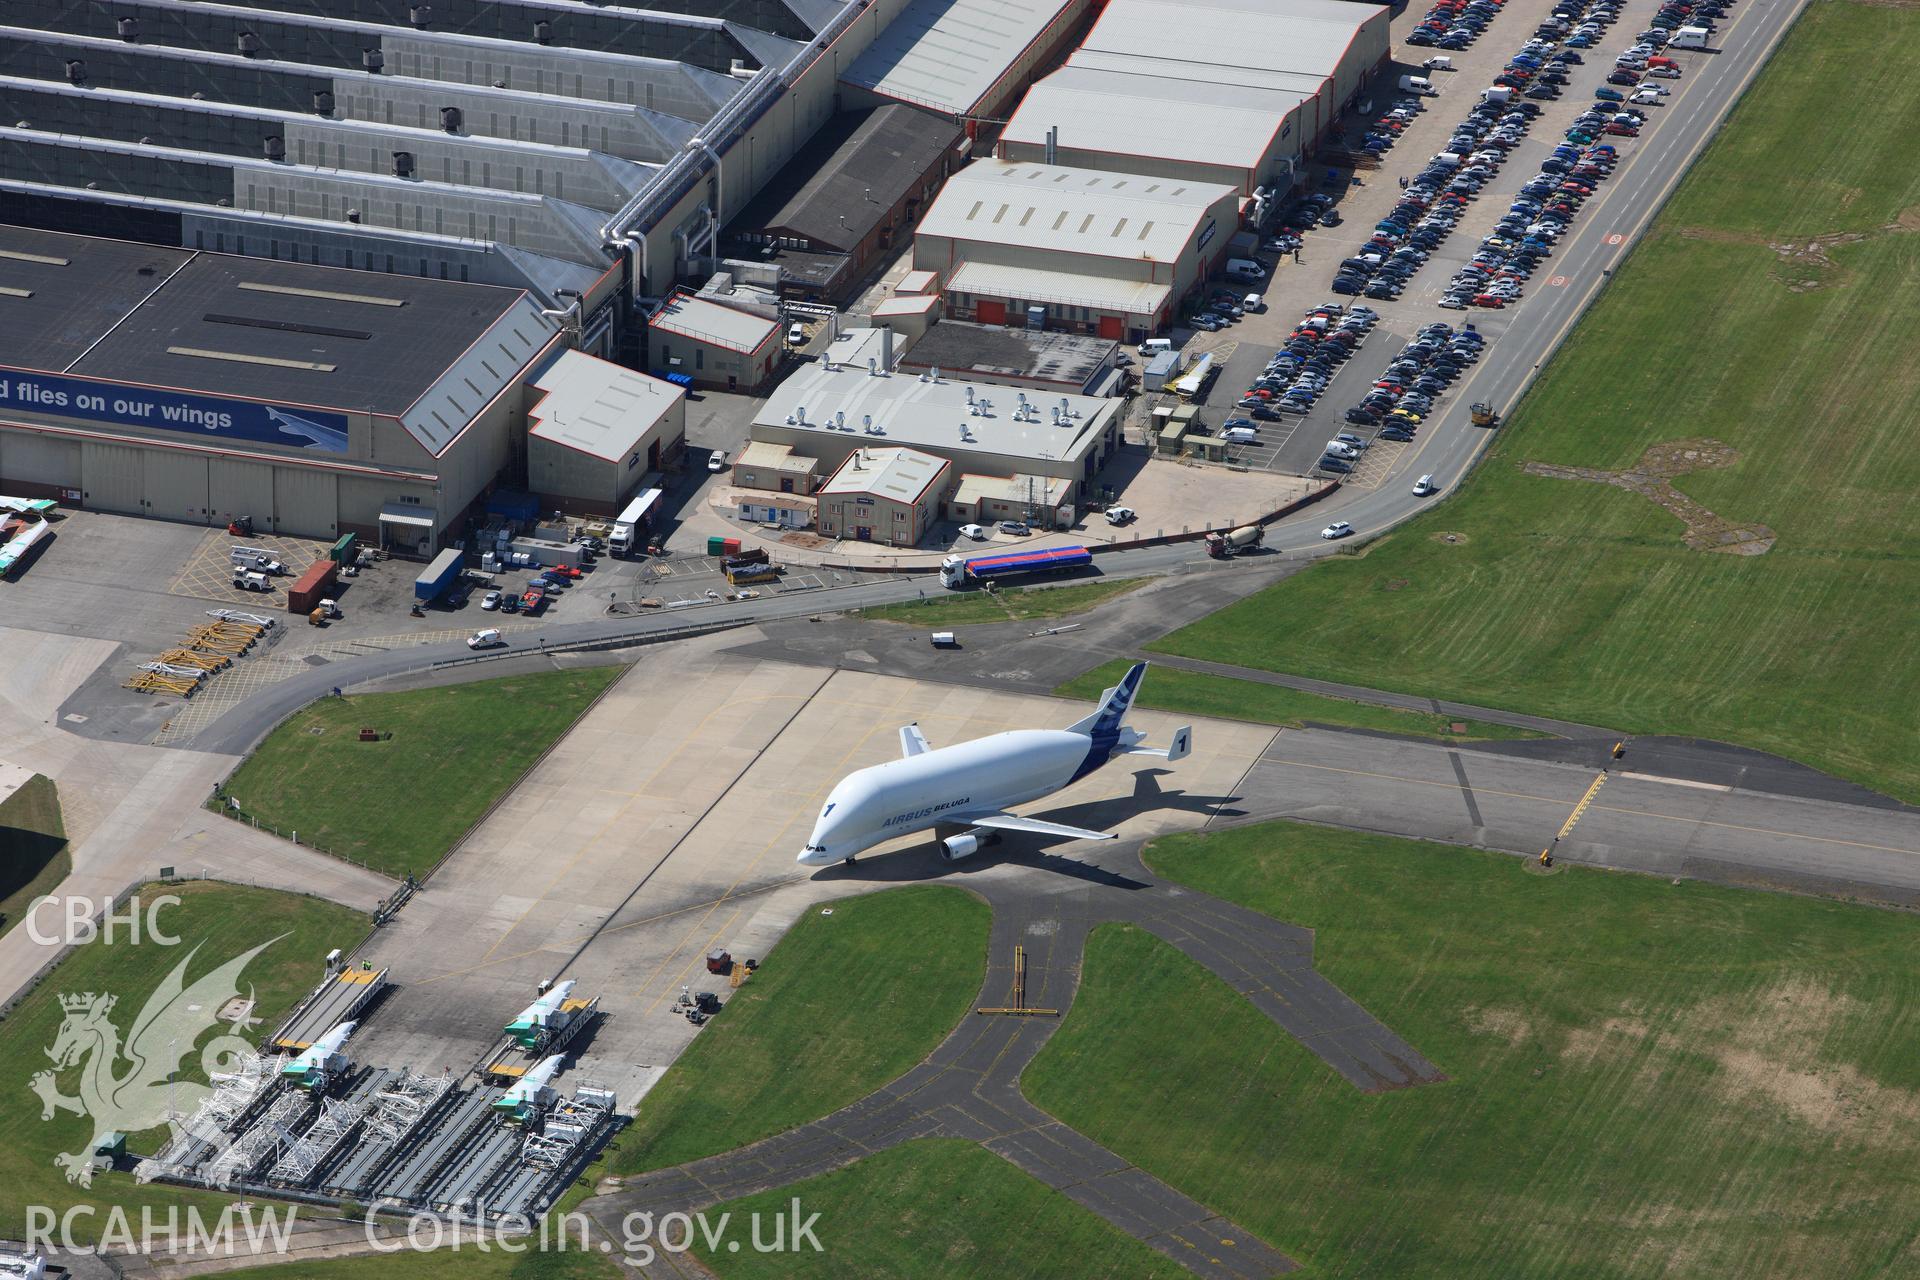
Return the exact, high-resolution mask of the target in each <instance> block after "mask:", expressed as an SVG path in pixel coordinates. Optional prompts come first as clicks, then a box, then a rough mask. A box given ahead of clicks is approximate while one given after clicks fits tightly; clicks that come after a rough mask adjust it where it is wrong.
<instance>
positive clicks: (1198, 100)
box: [1000, 0, 1391, 196]
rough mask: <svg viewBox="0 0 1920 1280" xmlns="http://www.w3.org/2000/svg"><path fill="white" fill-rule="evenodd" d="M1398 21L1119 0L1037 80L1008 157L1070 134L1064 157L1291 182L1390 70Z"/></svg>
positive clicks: (1266, 3)
mask: <svg viewBox="0 0 1920 1280" xmlns="http://www.w3.org/2000/svg"><path fill="white" fill-rule="evenodd" d="M1389 17H1390V11H1389V10H1388V9H1387V8H1385V7H1384V6H1381V5H1374V4H1360V3H1354V0H1112V2H1111V3H1110V4H1108V5H1107V7H1106V9H1105V10H1104V11H1103V12H1102V13H1101V16H1100V19H1099V21H1097V22H1096V23H1095V24H1094V27H1093V30H1092V31H1091V32H1089V33H1088V35H1087V38H1086V40H1085V41H1084V42H1083V43H1082V45H1081V47H1080V48H1079V49H1078V50H1076V51H1075V52H1074V53H1073V54H1072V56H1071V57H1069V58H1068V59H1067V62H1066V65H1065V66H1063V67H1061V68H1060V69H1059V70H1058V71H1055V72H1054V73H1053V74H1052V75H1050V76H1047V77H1046V78H1045V79H1043V80H1040V81H1039V82H1037V83H1036V84H1035V85H1034V86H1033V88H1031V89H1030V90H1028V92H1027V96H1026V97H1025V98H1024V99H1022V100H1021V103H1020V108H1019V110H1018V111H1016V112H1015V113H1014V115H1013V118H1012V120H1010V121H1009V122H1008V124H1007V127H1006V129H1005V131H1004V132H1003V133H1002V134H1001V141H1000V154H1001V155H1002V156H1004V157H1006V158H1008V159H1011V160H1026V161H1035V160H1042V159H1045V158H1046V156H1047V141H1048V133H1049V131H1052V130H1057V133H1056V134H1055V137H1054V142H1055V150H1054V153H1053V158H1054V160H1055V161H1056V162H1057V163H1060V164H1067V165H1077V166H1079V167H1082V168H1087V169H1111V170H1119V171H1124V172H1128V173H1142V174H1158V175H1160V176H1162V177H1171V178H1187V179H1191V180H1194V181H1197V182H1224V183H1227V184H1230V185H1232V186H1235V187H1237V188H1239V190H1240V192H1241V194H1242V195H1249V196H1250V195H1253V194H1254V193H1255V192H1256V191H1258V190H1260V189H1262V188H1266V189H1268V190H1276V189H1284V188H1285V186H1286V185H1287V184H1288V182H1289V180H1290V179H1291V177H1292V175H1293V174H1294V173H1295V172H1296V171H1297V170H1298V168H1299V167H1300V165H1301V164H1302V162H1303V160H1304V157H1305V156H1306V155H1307V153H1308V152H1310V151H1311V150H1312V149H1313V148H1314V147H1315V145H1317V144H1318V143H1319V142H1320V141H1321V140H1322V139H1323V137H1324V136H1325V135H1326V133H1327V132H1328V130H1330V129H1332V128H1333V127H1334V124H1335V122H1336V121H1337V119H1338V118H1339V114H1340V112H1341V111H1342V110H1343V109H1344V108H1345V107H1346V105H1347V104H1348V103H1350V102H1352V101H1353V100H1354V99H1355V98H1357V97H1358V96H1360V94H1361V93H1362V92H1363V91H1364V90H1365V89H1366V88H1367V87H1368V86H1369V85H1370V84H1371V83H1372V82H1373V80H1374V78H1375V76H1376V75H1378V74H1380V73H1381V71H1382V70H1383V69H1384V68H1385V67H1386V65H1387V59H1388V53H1389V48H1390V43H1391V37H1390V33H1389V31H1388V27H1387V24H1388V19H1389ZM1170 32H1174V33H1178V38H1177V39H1171V40H1170V39H1169V33H1170ZM1215 50H1219V51H1222V52H1218V53H1216V52H1213V51H1215ZM1229 51H1230V52H1229Z"/></svg>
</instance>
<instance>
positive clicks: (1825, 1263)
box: [1023, 823, 1920, 1280]
mask: <svg viewBox="0 0 1920 1280" xmlns="http://www.w3.org/2000/svg"><path fill="white" fill-rule="evenodd" d="M1148 860H1149V862H1150V863H1151V864H1152V865H1153V866H1154V868H1155V869H1156V870H1158V871H1160V872H1161V873H1163V874H1165V875H1167V876H1169V877H1171V878H1173V879H1176V880H1179V881H1181V882H1184V883H1186V884H1190V885H1193V886H1195V887H1198V888H1201V889H1204V890H1207V891H1209V892H1213V893H1216V894H1219V895H1221V896H1223V897H1226V898H1229V899H1232V900H1234V901H1236V902H1242V903H1245V904H1247V905H1249V906H1251V907H1254V908H1256V909H1259V910H1261V911H1264V912H1266V913H1268V914H1271V915H1273V916H1276V917H1278V918H1280V919H1284V920H1288V921H1291V922H1295V923H1298V924H1302V925H1307V926H1311V927H1312V928H1314V929H1315V930H1316V931H1317V932H1316V941H1315V946H1316V959H1317V964H1318V966H1319V968H1320V970H1321V971H1322V972H1323V973H1325V974H1326V975H1327V976H1328V977H1330V978H1331V979H1332V980H1333V981H1335V982H1337V983H1338V984H1339V985H1340V986H1341V988H1342V989H1343V990H1345V991H1346V992H1347V993H1348V994H1349V995H1351V996H1353V997H1354V998H1355V999H1356V1000H1358V1001H1359V1002H1360V1003H1361V1004H1363V1005H1365V1006H1366V1007H1367V1008H1368V1009H1369V1010H1370V1011H1372V1012H1373V1013H1374V1014H1375V1015H1377V1016H1378V1017H1380V1018H1381V1019H1382V1020H1383V1021H1385V1022H1386V1023H1387V1024H1388V1025H1389V1026H1391V1027H1392V1028H1393V1029H1394V1030H1395V1031H1397V1032H1399V1033H1400V1034H1401V1035H1403V1036H1405V1037H1406V1038H1407V1039H1408V1040H1409V1042H1410V1043H1412V1044H1413V1045H1414V1046H1416V1047H1417V1048H1418V1049H1419V1050H1420V1051H1421V1052H1422V1053H1423V1054H1425V1055H1426V1056H1427V1057H1429V1058H1430V1059H1431V1060H1432V1061H1433V1062H1435V1063H1436V1064H1437V1065H1438V1066H1439V1067H1440V1069H1441V1070H1442V1071H1444V1072H1446V1073H1447V1075H1448V1076H1449V1077H1450V1079H1449V1081H1448V1082H1446V1083H1443V1084H1436V1085H1429V1086H1425V1087H1421V1088H1416V1089H1409V1090H1403V1091H1398V1092H1391V1093H1384V1094H1375V1095H1367V1094H1362V1093H1360V1092H1358V1091H1357V1090H1355V1089H1354V1088H1353V1087H1352V1086H1351V1085H1349V1084H1347V1083H1346V1081H1345V1080H1344V1079H1342V1078H1341V1077H1339V1076H1338V1075H1336V1074H1335V1073H1334V1072H1333V1071H1332V1070H1331V1069H1330V1068H1328V1067H1327V1066H1325V1065H1324V1064H1323V1063H1322V1062H1320V1060H1319V1059H1317V1058H1315V1057H1313V1056H1312V1055H1311V1054H1309V1053H1308V1052H1307V1051H1306V1050H1305V1049H1304V1048H1302V1047H1301V1046H1300V1045H1299V1044H1298V1043H1297V1042H1296V1041H1294V1040H1293V1039H1291V1038H1290V1037H1288V1036H1287V1035H1285V1034H1284V1033H1282V1032H1280V1031H1279V1030H1278V1029H1276V1028H1275V1027H1274V1026H1273V1025H1272V1024H1271V1023H1270V1022H1268V1021H1267V1020H1266V1019H1265V1018H1264V1017H1263V1016H1262V1015H1260V1014H1259V1013H1257V1012H1256V1011H1255V1010H1254V1009H1253V1008H1252V1007H1251V1006H1250V1005H1248V1004H1247V1003H1246V1002H1245V1001H1244V1000H1242V999H1241V998H1240V997H1239V996H1238V995H1236V994H1235V993H1234V992H1233V991H1232V990H1230V989H1229V988H1228V987H1227V986H1226V985H1225V984H1224V983H1222V982H1221V981H1220V980H1219V979H1217V978H1215V977H1213V976H1212V975H1211V974H1209V973H1208V972H1207V971H1205V970H1203V969H1201V968H1200V967H1199V966H1198V965H1196V964H1195V963H1193V962H1192V961H1191V960H1189V959H1187V958H1186V957H1185V956H1184V955H1182V954H1180V953H1179V952H1177V951H1175V950H1174V949H1173V948H1172V947H1171V946H1169V945H1167V944H1166V943H1163V942H1161V941H1159V940H1158V939H1156V938H1154V937H1153V936H1151V935H1150V934H1147V933H1144V932H1141V931H1137V930H1134V929H1132V928H1131V927H1129V926H1115V925H1109V926H1104V927H1102V928H1100V929H1098V930H1096V931H1095V933H1094V935H1093V937H1092V940H1091V942H1090V945H1089V948H1088V953H1087V961H1086V966H1085V978H1084V980H1083V984H1082V987H1081V991H1080V994H1079V997H1078V999H1077V1000H1076V1001H1075V1003H1074V1006H1073V1009H1072V1010H1071V1012H1070V1013H1069V1014H1068V1015H1067V1019H1066V1023H1065V1025H1064V1026H1063V1027H1062V1028H1061V1030H1060V1032H1059V1033H1058V1034H1057V1035H1056V1036H1055V1038H1054V1039H1053V1041H1052V1042H1051V1043H1050V1044H1049V1045H1048V1046H1047V1048H1046V1049H1045V1050H1044V1051H1043V1052H1042V1054H1041V1056H1040V1057H1039V1059H1038V1060H1036V1062H1035V1063H1034V1064H1033V1066H1032V1067H1031V1068H1029V1069H1028V1071H1027V1073H1026V1076H1025V1079H1024V1081H1023V1084H1024V1087H1025V1089H1026V1091H1027V1093H1028V1095H1029V1096H1030V1097H1031V1098H1032V1099H1033V1100H1034V1101H1035V1102H1036V1103H1038V1104H1039V1105H1041V1106H1043V1107H1045V1108H1047V1109H1048V1110H1049V1111H1051V1112H1053V1113H1054V1114H1055V1115H1057V1116H1059V1117H1060V1118H1061V1119H1062V1120H1064V1121H1066V1122H1067V1123H1069V1124H1071V1125H1074V1126H1075V1127H1076V1128H1079V1129H1081V1130H1082V1131H1084V1132H1086V1133H1087V1134H1089V1135H1090V1136H1092V1137H1094V1138H1096V1139H1098V1140H1099V1141H1101V1142H1104V1143H1106V1144H1107V1145H1109V1146H1110V1147H1112V1148H1113V1149H1114V1150H1115V1151H1117V1152H1119V1154H1121V1155H1122V1156H1125V1157H1127V1158H1129V1159H1131V1160H1133V1161H1135V1162H1136V1163H1138V1164H1140V1165H1141V1166H1142V1167H1143V1168H1146V1169H1148V1170H1149V1171H1151V1172H1153V1173H1156V1174H1158V1175H1159V1176H1161V1177H1162V1178H1165V1179H1166V1180H1167V1181H1168V1182H1170V1183H1172V1184H1173V1185H1174V1186H1175V1187H1177V1188H1179V1189H1180V1190H1182V1191H1184V1192H1186V1193H1187V1194H1189V1195H1191V1196H1194V1197H1195V1198H1197V1199H1199V1200H1201V1201H1202V1202H1204V1203H1206V1204H1208V1205H1210V1206H1212V1207H1214V1208H1216V1209H1218V1210H1220V1211H1221V1212H1222V1213H1224V1214H1226V1215H1227V1216H1228V1217H1230V1218H1232V1219H1233V1220H1234V1221H1235V1222H1238V1223H1239V1224H1240V1225H1242V1226H1243V1227H1246V1228H1247V1229H1249V1230H1251V1231H1254V1232H1255V1233H1257V1234H1258V1235H1260V1236H1261V1237H1262V1238H1263V1239H1265V1240H1267V1241H1268V1242H1269V1243H1271V1244H1272V1245H1274V1246H1275V1247H1276V1248H1279V1249H1281V1250H1283V1251H1285V1252H1287V1253H1289V1254H1291V1255H1292V1256H1294V1257H1295V1258H1298V1259H1300V1260H1301V1261H1303V1262H1304V1263H1306V1264H1307V1270H1306V1271H1305V1272H1304V1273H1303V1274H1305V1275H1309V1276H1313V1277H1330V1276H1356V1277H1357V1276H1366V1277H1408V1278H1410V1280H1414V1278H1418V1280H1427V1278H1430V1277H1434V1276H1472V1277H1475V1278H1476V1280H1509V1278H1510V1280H1544V1278H1547V1277H1569V1278H1572V1277H1578V1278H1579V1280H1607V1278H1611V1277H1628V1276H1688V1277H1692V1276H1794V1277H1797V1278H1798V1280H1813V1278H1817V1277H1852V1276H1870V1275H1872V1276H1892V1275H1914V1274H1920V1228H1917V1227H1916V1224H1917V1223H1920V1180H1916V1179H1915V1178H1914V1176H1913V1167H1914V1162H1915V1158H1916V1156H1917V1155H1920V1133H1917V1132H1916V1129H1915V1126H1914V1124H1913V1121H1914V1118H1915V1117H1916V1116H1920V1055H1915V1054H1914V1053H1913V1051H1912V1045H1913V1042H1914V1038H1915V1036H1916V1034H1920V1001H1917V1000H1916V995H1920V991H1917V990H1916V987H1917V986H1920V984H1917V983H1916V978H1915V971H1914V967H1913V964H1912V955H1913V953H1914V948H1915V947H1916V945H1920V920H1916V919H1915V918H1914V917H1913V916H1912V915H1910V914H1900V913H1895V912H1889V911H1880V910H1874V909H1869V908H1864V907H1855V906H1850V905H1846V904H1841V903H1836V902H1830V901H1823V900H1817V899H1811V898H1800V897H1789V896H1785V895H1775V894H1766V893H1759V892H1752V891H1745V890H1738V889H1728V888H1721V887H1716V886H1711V885H1705V884H1699V883H1694V882H1687V883H1680V884H1673V883H1669V882H1668V881H1666V880H1662V879H1655V878H1651V877H1640V876H1628V875H1621V874H1612V873H1607V872H1600V871H1593V870H1585V869H1578V868H1574V869H1565V870H1561V871H1558V872H1554V873H1550V874H1541V873H1538V872H1535V871H1533V870H1531V869H1530V867H1529V866H1528V864H1524V863H1522V862H1520V861H1519V860H1516V859H1513V858H1510V857H1506V856H1502V855H1498V854H1490V853H1481V852H1477V851H1472V850H1467V849H1461V848H1454V847H1451V846H1445V845H1437V844H1426V843H1420V842H1415V841H1408V840H1399V839H1393V838H1388V837H1382V836H1371V835H1361V834H1355V833H1343V832H1337V831H1331V830H1327V829H1323V828H1317V827H1308V826H1301V825H1295V824H1289V823H1274V824H1267V825H1262V826H1256V827H1248V828H1243V829H1240V830H1237V831H1233V832H1225V833H1218V834H1214V835H1210V836H1178V837H1173V838H1171V839H1167V840H1164V841H1162V842H1160V843H1158V844H1156V845H1155V846H1153V848H1152V849H1151V850H1150V851H1149V857H1148Z"/></svg>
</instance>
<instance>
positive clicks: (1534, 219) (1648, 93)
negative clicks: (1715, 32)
mask: <svg viewBox="0 0 1920 1280" xmlns="http://www.w3.org/2000/svg"><path fill="white" fill-rule="evenodd" d="M1701 3H1702V4H1705V5H1706V6H1707V7H1709V8H1711V9H1713V10H1714V14H1715V16H1717V15H1718V14H1720V13H1721V12H1722V11H1723V6H1722V4H1721V3H1720V0H1701ZM1613 4H1614V0H1596V2H1595V3H1594V4H1593V5H1592V7H1591V9H1590V10H1589V11H1588V14H1587V17H1588V22H1587V23H1586V24H1583V25H1582V26H1580V27H1577V28H1574V29H1573V30H1572V32H1571V33H1570V34H1568V33H1562V34H1568V38H1569V40H1571V38H1572V37H1574V36H1581V35H1590V34H1595V33H1597V32H1599V31H1601V30H1603V29H1604V27H1605V26H1607V25H1611V23H1612V22H1614V21H1615V20H1617V18H1618V12H1617V10H1615V9H1614V8H1613V7H1612V6H1613ZM1573 7H1574V6H1573V2H1572V0H1568V3H1567V4H1565V5H1563V6H1562V7H1561V8H1560V9H1556V10H1555V20H1556V22H1566V21H1571V20H1572V18H1573V16H1574V15H1573V14H1572V13H1571V12H1570V10H1572V8H1573ZM1696 7H1697V6H1695V5H1694V4H1693V3H1692V0H1670V3H1669V4H1668V6H1667V7H1666V8H1665V9H1663V10H1662V12H1663V14H1664V13H1666V12H1667V11H1668V10H1674V11H1675V13H1674V15H1673V20H1678V19H1679V18H1684V17H1686V16H1688V15H1689V14H1691V13H1692V12H1693V11H1694V10H1695V8H1696ZM1709 20H1710V19H1709ZM1665 42H1666V37H1665V33H1664V31H1662V30H1661V29H1658V28H1649V29H1648V30H1647V31H1643V32H1641V33H1640V36H1639V38H1638V42H1637V43H1636V44H1635V45H1634V46H1633V47H1632V48H1631V49H1629V50H1628V51H1627V52H1626V53H1624V54H1622V55H1621V56H1620V57H1619V58H1617V59H1615V64H1614V65H1615V70H1614V71H1612V72H1610V73H1609V74H1608V77H1607V79H1608V81H1609V82H1610V83H1611V84H1620V85H1632V86H1633V96H1632V98H1631V99H1626V98H1625V97H1624V95H1622V94H1621V93H1620V92H1619V91H1618V90H1615V89H1612V88H1608V87H1606V86H1602V87H1600V88H1598V89H1596V90H1594V98H1595V101H1594V104H1593V105H1592V106H1591V107H1589V108H1588V109H1587V110H1585V111H1583V112H1582V113H1581V114H1580V115H1579V116H1577V117H1575V118H1574V120H1573V123H1572V125H1571V126H1570V127H1569V128H1568V129H1567V133H1566V140H1565V141H1564V142H1562V143H1561V144H1560V145H1559V146H1557V147H1555V148H1554V151H1553V154H1552V155H1550V156H1549V157H1548V158H1547V160H1546V161H1545V162H1544V163H1543V164H1542V165H1541V166H1540V172H1539V173H1538V174H1536V175H1535V176H1534V177H1533V178H1532V179H1531V180H1529V181H1528V182H1527V183H1526V184H1525V185H1524V186H1522V187H1521V188H1520V191H1519V194H1518V195H1517V196H1516V198H1515V199H1514V201H1513V204H1512V205H1511V206H1510V207H1509V208H1508V210H1507V213H1506V215H1505V216H1504V217H1502V218H1501V220H1500V222H1499V223H1498V224H1497V225H1496V226H1495V227H1494V229H1493V231H1492V233H1491V234H1489V235H1488V236H1487V237H1486V238H1484V239H1483V240H1482V241H1481V242H1480V249H1479V251H1478V252H1477V253H1475V254H1474V257H1473V260H1472V261H1471V262H1469V263H1468V264H1467V265H1466V266H1465V267H1463V268H1461V269H1460V270H1459V271H1458V272H1456V273H1454V277H1453V279H1452V281H1451V282H1450V283H1449V285H1448V288H1447V292H1446V294H1445V296H1443V297H1442V298H1441V299H1440V305H1441V306H1443V307H1447V308H1450V309H1454V310H1464V309H1465V308H1467V307H1470V306H1478V307H1505V306H1506V305H1508V304H1509V303H1511V302H1515V301H1518V300H1519V298H1520V297H1521V294H1522V289H1523V287H1524V285H1525V282H1526V280H1527V278H1528V277H1529V276H1530V275H1532V273H1533V272H1534V270H1535V269H1536V268H1537V267H1538V266H1539V264H1540V262H1541V261H1542V260H1543V259H1545V258H1546V257H1547V256H1548V255H1550V254H1551V253H1552V252H1553V246H1554V244H1555V242H1556V241H1558V240H1559V239H1560V237H1561V236H1563V235H1564V234H1565V233H1566V231H1567V228H1568V227H1569V226H1570V225H1571V224H1572V222H1573V219H1574V217H1575V216H1576V215H1577V214H1578V212H1579V210H1580V206H1581V205H1582V204H1583V203H1584V202H1585V201H1586V199H1587V198H1588V197H1590V196H1591V195H1593V193H1594V188H1595V187H1596V186H1597V185H1598V184H1599V183H1600V182H1601V181H1603V180H1604V179H1606V178H1607V177H1608V176H1609V175H1610V174H1611V173H1612V172H1613V168H1614V165H1615V164H1616V163H1617V161H1618V159H1619V153H1618V151H1617V150H1616V149H1615V147H1614V144H1613V141H1612V140H1613V139H1620V138H1636V137H1638V136H1639V135H1640V130H1641V129H1642V128H1643V127H1644V126H1645V124H1646V122H1647V113H1646V112H1645V110H1643V108H1644V107H1647V106H1651V105H1654V104H1656V103H1658V102H1659V101H1660V100H1661V99H1662V98H1664V97H1666V96H1667V94H1668V93H1669V92H1670V90H1668V89H1667V88H1666V86H1665V85H1663V84H1661V83H1660V82H1659V78H1658V77H1655V78H1649V79H1648V80H1646V81H1644V82H1643V81H1642V80H1641V79H1640V73H1641V72H1643V71H1650V70H1661V71H1667V72H1670V74H1671V75H1672V76H1677V75H1679V74H1680V72H1679V70H1678V68H1677V66H1675V65H1674V64H1673V63H1672V60H1671V59H1665V58H1662V64H1661V65H1660V66H1658V67H1655V66H1654V65H1653V64H1652V63H1651V62H1650V61H1649V59H1650V58H1654V57H1660V55H1659V54H1658V53H1656V52H1654V50H1655V49H1657V48H1659V47H1661V46H1663V45H1664V44H1665ZM1576 56H1577V55H1576ZM1548 65H1551V64H1548Z"/></svg>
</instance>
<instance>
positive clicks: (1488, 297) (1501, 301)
mask: <svg viewBox="0 0 1920 1280" xmlns="http://www.w3.org/2000/svg"><path fill="white" fill-rule="evenodd" d="M1473 305H1474V306H1476V307H1489V308H1491V309H1493V310H1495V311H1498V310H1500V309H1501V308H1502V307H1504V306H1506V305H1507V300H1506V299H1505V298H1502V297H1501V296H1500V295H1498V294H1494V293H1480V294H1475V295H1474V299H1473Z"/></svg>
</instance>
